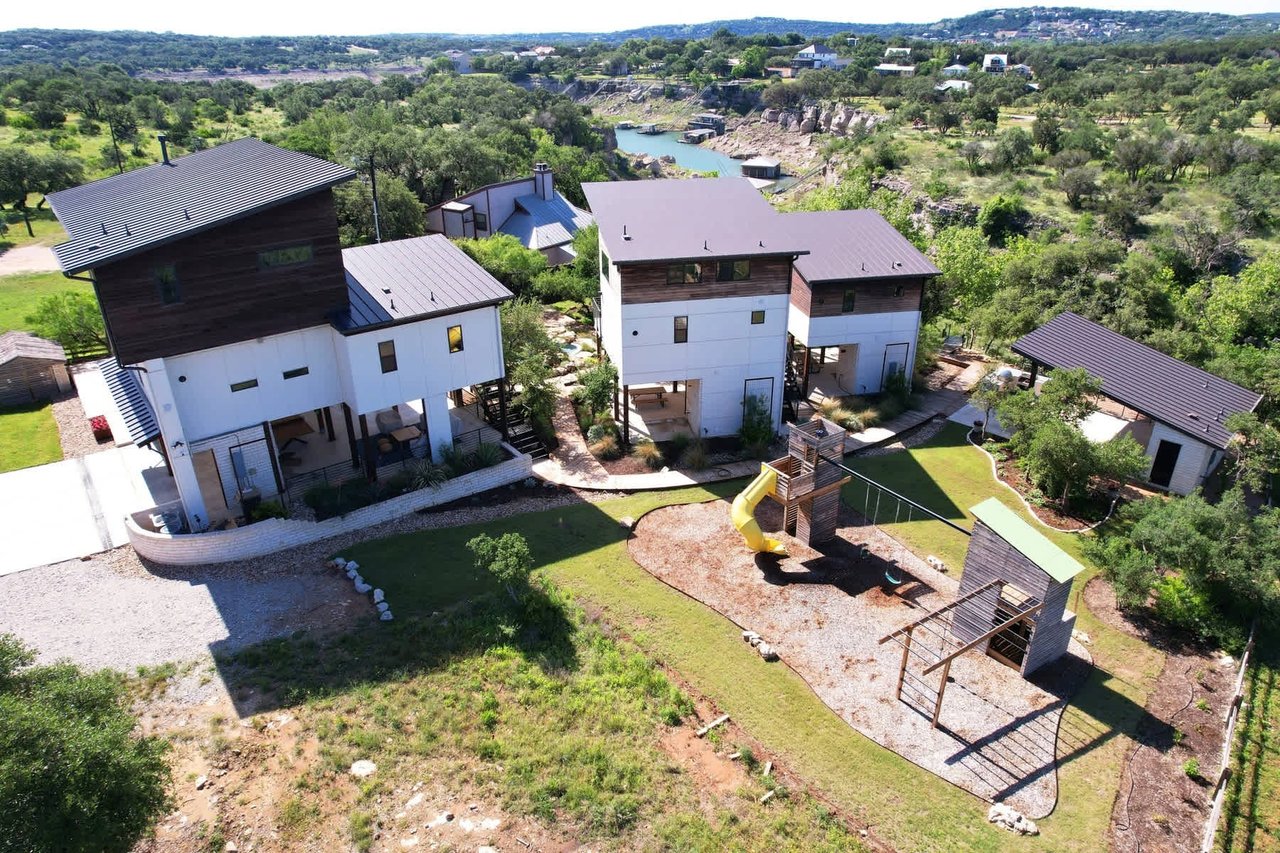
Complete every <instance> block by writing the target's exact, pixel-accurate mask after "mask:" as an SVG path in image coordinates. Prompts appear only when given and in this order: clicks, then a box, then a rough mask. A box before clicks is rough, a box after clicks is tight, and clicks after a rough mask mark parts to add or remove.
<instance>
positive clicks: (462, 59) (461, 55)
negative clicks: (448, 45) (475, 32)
mask: <svg viewBox="0 0 1280 853" xmlns="http://www.w3.org/2000/svg"><path fill="white" fill-rule="evenodd" d="M444 55H445V56H446V57H448V59H449V61H450V62H452V63H453V70H454V71H456V72H458V73H459V74H470V73H471V71H472V68H471V54H470V53H467V52H465V51H461V50H446V51H445V53H444Z"/></svg>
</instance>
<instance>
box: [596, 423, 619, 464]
mask: <svg viewBox="0 0 1280 853" xmlns="http://www.w3.org/2000/svg"><path fill="white" fill-rule="evenodd" d="M592 429H595V427H592ZM587 450H589V451H591V455H592V456H594V457H596V458H597V459H617V458H618V457H619V456H621V455H622V446H621V445H620V444H618V439H617V437H616V436H613V435H604V436H601V437H600V438H599V439H598V440H596V441H593V442H591V443H590V444H588V445H587Z"/></svg>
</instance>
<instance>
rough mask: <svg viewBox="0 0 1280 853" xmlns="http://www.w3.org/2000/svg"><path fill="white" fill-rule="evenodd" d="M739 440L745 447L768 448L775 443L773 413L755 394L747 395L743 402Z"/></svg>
mask: <svg viewBox="0 0 1280 853" xmlns="http://www.w3.org/2000/svg"><path fill="white" fill-rule="evenodd" d="M738 438H740V439H742V444H743V446H744V447H756V448H758V447H761V446H763V447H768V446H769V443H770V442H772V441H773V412H772V411H770V410H769V408H768V407H767V406H765V404H764V401H763V400H761V399H760V398H759V397H757V396H755V395H754V394H749V395H747V398H746V400H744V401H743V406H742V426H741V427H739V428H738Z"/></svg>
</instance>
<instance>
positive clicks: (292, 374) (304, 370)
mask: <svg viewBox="0 0 1280 853" xmlns="http://www.w3.org/2000/svg"><path fill="white" fill-rule="evenodd" d="M310 372H311V368H309V367H295V368H294V369H293V370H286V371H285V372H284V378H285V379H297V378H298V377H299V376H306V375H307V374H308V373H310Z"/></svg>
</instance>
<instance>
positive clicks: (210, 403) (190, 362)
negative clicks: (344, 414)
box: [164, 326, 411, 441]
mask: <svg viewBox="0 0 1280 853" xmlns="http://www.w3.org/2000/svg"><path fill="white" fill-rule="evenodd" d="M335 337H336V335H335V333H334V332H333V330H332V329H331V328H330V327H329V326H315V327H313V328H310V329H303V330H301V331H297V332H288V333H285V334H283V335H273V336H271V337H269V338H259V339H257V340H249V341H241V342H240V343H236V344H230V345H228V346H225V347H216V348H214V349H207V350H200V351H199V352H194V353H189V354H186V355H180V356H175V357H173V358H166V359H164V362H165V369H166V371H167V372H168V374H169V376H170V382H171V384H172V387H173V394H174V399H175V401H176V402H177V406H178V410H179V412H180V414H181V418H182V424H183V427H184V429H185V431H186V433H187V434H188V435H189V436H191V438H192V439H193V440H196V441H198V440H200V439H203V438H209V437H211V436H218V435H222V434H224V433H227V432H230V431H232V430H237V429H241V428H243V427H247V426H251V425H254V424H260V423H262V422H263V421H274V420H279V419H280V418H287V417H289V416H291V415H296V414H299V413H301V412H309V411H312V410H313V409H320V408H324V407H325V406H331V405H336V404H338V403H341V402H342V401H343V399H344V398H346V397H347V395H346V394H345V389H344V387H343V384H344V383H343V382H342V380H341V365H340V364H339V363H338V359H337V357H336V352H335V347H334V338H335ZM300 367H306V368H307V369H308V371H309V372H308V373H307V375H306V376H298V377H295V378H293V379H285V378H284V372H285V371H286V370H294V369H297V368H300ZM182 377H186V381H182ZM249 379H256V380H258V387H257V388H249V389H246V390H244V391H232V390H231V385H232V383H236V382H243V381H246V380H249ZM348 399H349V398H348ZM405 399H411V398H408V397H406V398H402V400H401V402H402V401H403V400H405Z"/></svg>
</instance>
